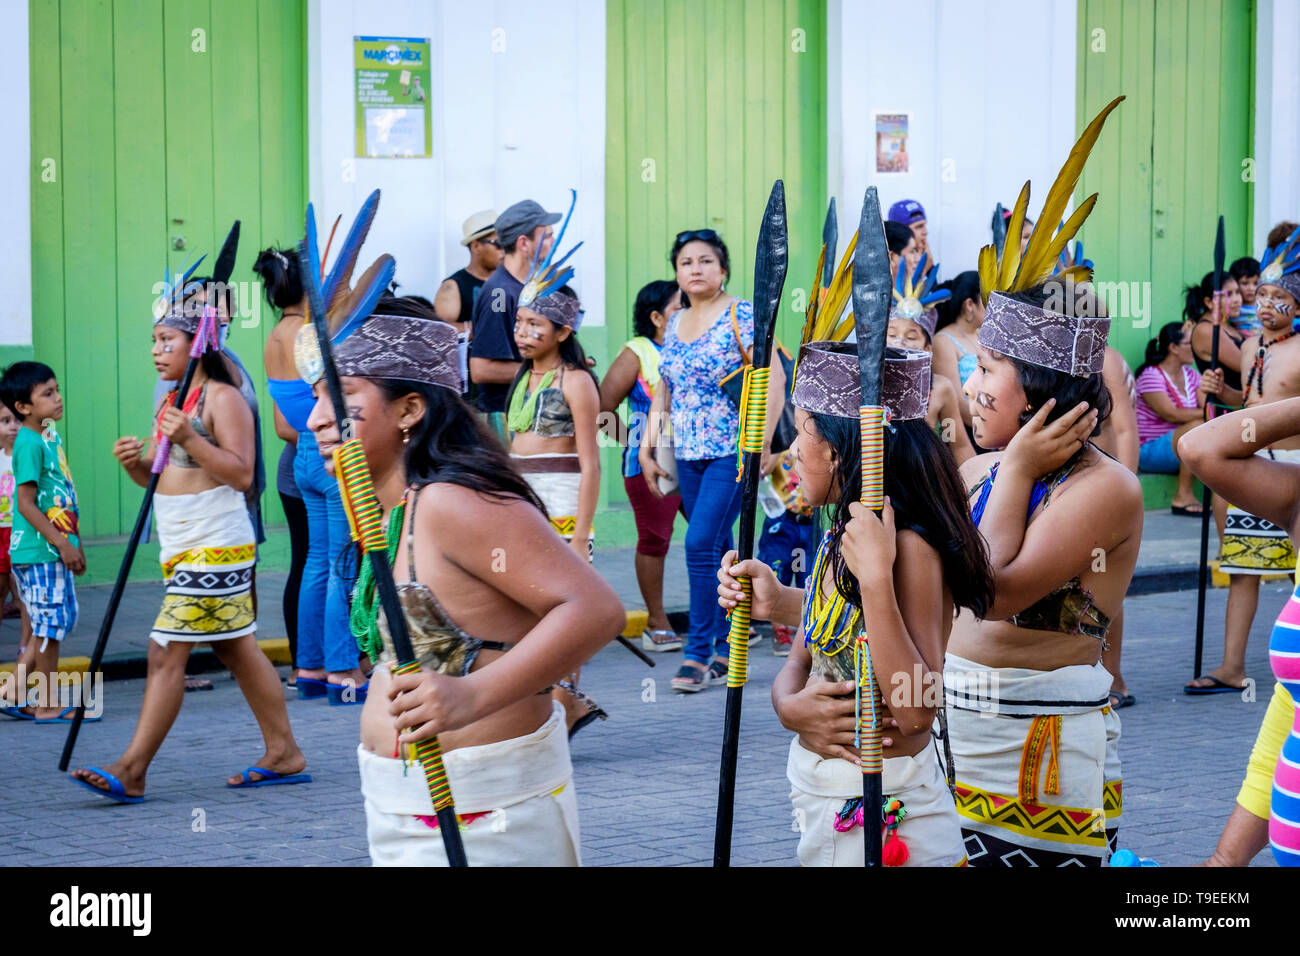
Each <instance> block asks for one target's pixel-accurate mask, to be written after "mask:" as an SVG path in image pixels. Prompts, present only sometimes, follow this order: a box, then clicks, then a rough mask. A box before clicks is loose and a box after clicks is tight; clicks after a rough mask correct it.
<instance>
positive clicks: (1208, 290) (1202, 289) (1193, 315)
mask: <svg viewBox="0 0 1300 956" xmlns="http://www.w3.org/2000/svg"><path fill="white" fill-rule="evenodd" d="M1213 296H1214V273H1213V272H1207V273H1205V275H1204V276H1202V278H1201V281H1200V283H1199V284H1198V285H1189V286H1188V287H1187V288H1185V289H1183V317H1184V318H1186V319H1190V320H1191V321H1193V322H1195V321H1197V320H1198V319H1200V318H1201V316H1203V315H1206V314H1207V313H1209V311H1210V310H1209V308H1208V307H1207V306H1206V304H1205V300H1206V299H1209V298H1212V297H1213Z"/></svg>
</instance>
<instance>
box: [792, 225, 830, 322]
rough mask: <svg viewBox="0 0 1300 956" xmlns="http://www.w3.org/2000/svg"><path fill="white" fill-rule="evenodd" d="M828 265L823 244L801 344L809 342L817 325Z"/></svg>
mask: <svg viewBox="0 0 1300 956" xmlns="http://www.w3.org/2000/svg"><path fill="white" fill-rule="evenodd" d="M825 265H826V243H824V242H823V243H822V251H821V254H820V255H819V256H818V257H817V275H816V276H815V277H814V278H813V283H812V286H811V288H812V292H811V294H809V296H808V309H807V311H806V312H805V314H804V322H803V331H802V332H801V333H800V335H799V344H800V345H803V344H804V343H805V342H807V341H809V339H808V336H809V335H811V334H812V330H813V328H815V327H816V324H817V310H818V308H819V307H820V306H821V298H822V297H821V282H822V267H823V266H825Z"/></svg>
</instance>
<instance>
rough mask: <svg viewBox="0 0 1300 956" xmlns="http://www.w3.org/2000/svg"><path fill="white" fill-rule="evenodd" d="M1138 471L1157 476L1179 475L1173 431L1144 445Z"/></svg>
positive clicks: (1139, 454) (1139, 458) (1139, 457)
mask: <svg viewBox="0 0 1300 956" xmlns="http://www.w3.org/2000/svg"><path fill="white" fill-rule="evenodd" d="M1175 430H1176V429H1175ZM1138 471H1148V472H1152V473H1154V474H1157V475H1176V474H1178V456H1177V455H1175V454H1174V432H1173V431H1167V432H1165V433H1164V434H1163V435H1161V436H1160V437H1159V438H1153V439H1151V440H1150V441H1149V442H1146V443H1145V444H1143V445H1142V447H1141V448H1140V449H1139V450H1138Z"/></svg>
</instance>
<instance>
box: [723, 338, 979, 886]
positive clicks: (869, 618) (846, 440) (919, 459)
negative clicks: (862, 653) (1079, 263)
mask: <svg viewBox="0 0 1300 956" xmlns="http://www.w3.org/2000/svg"><path fill="white" fill-rule="evenodd" d="M929 391H930V356H929V355H928V354H927V353H925V352H918V351H911V350H905V349H897V348H892V347H891V348H889V349H888V350H887V352H886V355H885V372H884V384H883V395H882V400H883V403H884V404H885V405H887V406H888V407H889V410H890V426H889V428H888V429H887V431H886V433H885V493H886V496H887V497H886V505H885V508H884V511H883V513H882V515H881V517H880V518H876V517H875V515H874V514H872V513H871V512H870V511H868V510H866V509H864V508H863V507H862V506H861V505H860V504H858V497H859V493H860V485H861V458H860V454H859V440H860V439H859V419H858V406H859V405H860V404H861V400H860V395H861V393H860V387H859V380H858V359H857V353H856V351H855V349H854V348H853V346H851V345H843V344H840V343H837V342H812V343H809V344H806V345H804V346H803V348H802V349H801V350H800V356H799V365H798V368H797V370H796V373H795V385H794V391H793V394H792V396H791V402H792V403H793V404H794V406H795V420H796V425H797V428H798V437H797V439H796V440H795V446H794V448H795V453H796V456H797V458H798V468H799V473H800V475H801V477H802V479H803V482H802V485H801V488H802V489H803V490H804V493H805V494H806V495H807V496H808V500H809V502H810V503H811V504H814V505H819V506H822V507H823V508H824V509H825V512H824V513H826V514H827V516H828V523H829V525H830V529H829V530H828V531H826V532H825V534H824V536H823V537H822V540H821V543H820V544H819V546H818V548H817V553H816V557H815V559H814V560H813V565H812V572H811V573H810V574H809V576H808V580H807V583H806V586H805V588H804V589H803V590H799V589H795V588H789V587H785V586H783V585H781V584H779V583H778V582H777V580H776V578H775V577H774V576H773V574H772V570H771V569H770V568H769V567H768V566H767V565H765V564H763V563H761V562H759V561H757V560H752V559H751V560H748V561H743V562H740V563H739V564H733V562H734V561H735V559H736V552H734V551H731V552H729V553H728V554H727V555H726V556H725V557H724V558H723V561H722V567H721V569H720V570H719V571H718V580H719V582H720V584H719V587H718V595H719V604H721V605H722V606H723V607H725V608H732V607H734V606H735V604H736V601H737V598H738V597H739V594H740V591H739V585H738V583H737V581H736V579H735V575H737V574H747V575H750V577H751V580H752V582H753V589H754V605H753V614H754V616H755V617H768V618H770V619H771V620H773V621H787V622H790V623H798V624H799V626H800V633H801V635H802V638H803V639H802V640H798V639H796V640H795V642H794V647H793V649H792V650H791V652H790V656H789V658H788V660H787V662H786V665H785V667H784V668H783V669H782V670H781V672H780V674H779V675H778V676H777V678H776V680H775V681H774V682H773V684H772V703H773V706H774V707H775V708H776V712H777V714H778V715H779V716H780V719H781V723H782V724H783V725H784V726H785V727H786V729H788V730H792V731H794V732H795V734H796V735H797V736H796V737H795V738H794V739H793V740H792V741H791V742H790V755H789V760H788V763H787V767H786V773H787V776H788V777H789V779H790V784H791V788H792V792H791V800H792V801H793V803H794V813H795V815H796V817H797V819H798V822H799V830H800V838H799V850H798V854H799V860H800V862H801V863H803V864H804V865H805V866H861V865H862V863H863V841H862V834H861V832H860V831H859V830H858V829H857V828H858V827H861V826H862V825H863V818H864V817H863V812H862V770H861V766H860V760H859V754H858V751H857V750H856V749H855V748H854V745H853V744H854V727H855V722H854V704H855V692H854V687H855V683H854V643H855V640H856V638H857V636H858V634H859V633H860V632H861V631H862V630H863V629H864V628H865V631H866V633H867V634H868V636H869V638H870V641H871V655H872V660H873V662H874V663H875V666H876V670H877V672H878V680H879V683H880V687H881V692H882V695H883V697H884V700H885V704H886V707H887V708H888V716H887V721H886V723H887V726H889V727H891V728H894V729H893V730H892V732H891V737H892V739H889V738H887V739H886V741H885V763H884V781H883V788H884V793H885V801H886V815H885V819H886V826H887V830H888V833H887V835H886V846H885V863H886V865H893V866H897V865H903V864H906V865H909V866H958V865H961V864H963V863H964V861H965V856H966V854H965V852H964V850H963V849H962V838H961V831H960V826H959V824H958V820H957V815H956V811H955V809H954V806H953V800H952V795H951V793H950V792H949V790H948V787H947V785H946V782H945V780H944V771H943V766H944V761H943V759H942V757H941V755H940V754H939V752H938V750H937V748H936V746H935V742H934V740H933V738H932V737H931V729H932V725H933V722H934V718H935V715H936V713H937V711H938V710H939V708H940V707H941V705H942V699H941V697H942V695H941V690H942V688H941V684H942V680H941V678H940V673H941V671H942V667H943V657H944V648H945V646H946V644H947V640H948V632H949V630H950V628H951V626H952V619H953V612H954V610H955V609H959V608H967V609H969V610H970V611H971V613H973V614H975V615H977V616H978V615H982V614H983V613H984V612H985V610H986V609H987V608H988V607H989V606H990V605H991V604H992V600H993V583H992V577H991V574H990V571H989V566H988V562H987V559H986V557H985V555H984V548H983V545H982V543H981V541H980V538H979V533H978V532H977V531H976V530H975V527H974V525H973V524H972V523H971V520H970V515H969V513H968V512H967V510H966V505H965V500H964V496H963V492H962V485H961V482H960V479H959V477H958V473H957V466H956V464H955V462H954V461H953V459H952V455H951V454H950V453H949V452H948V450H947V449H946V448H945V447H944V445H943V442H942V440H941V439H940V438H939V436H938V435H937V434H936V433H935V431H934V429H933V428H931V427H930V426H929V425H928V424H927V423H926V420H925V416H926V405H927V398H928V395H929ZM936 598H937V599H936ZM859 608H861V609H862V610H861V611H859ZM863 615H865V620H864V618H863ZM873 813H874V810H873Z"/></svg>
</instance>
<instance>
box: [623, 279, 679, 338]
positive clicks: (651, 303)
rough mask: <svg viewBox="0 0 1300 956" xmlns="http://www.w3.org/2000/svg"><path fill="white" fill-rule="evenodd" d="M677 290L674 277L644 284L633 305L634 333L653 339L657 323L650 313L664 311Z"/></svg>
mask: <svg viewBox="0 0 1300 956" xmlns="http://www.w3.org/2000/svg"><path fill="white" fill-rule="evenodd" d="M676 291H677V282H676V280H674V279H656V280H655V281H654V282H647V283H646V284H645V285H643V286H642V287H641V291H640V292H638V293H637V294H636V304H635V305H633V306H632V334H633V335H641V336H644V337H645V338H647V339H653V338H654V337H655V324H654V322H653V321H652V320H651V318H650V313H652V312H663V310H664V308H665V307H666V306H667V305H668V300H669V299H671V298H672V297H673V293H674V292H676Z"/></svg>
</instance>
